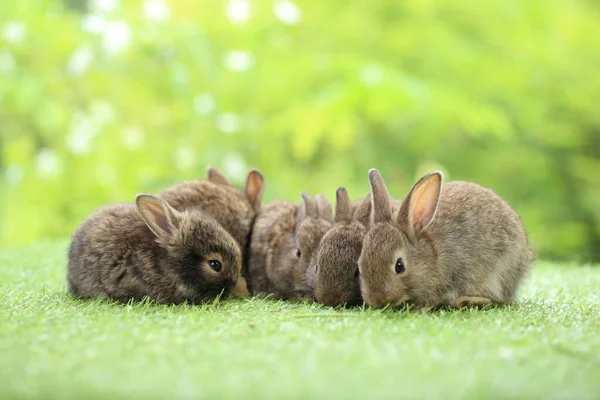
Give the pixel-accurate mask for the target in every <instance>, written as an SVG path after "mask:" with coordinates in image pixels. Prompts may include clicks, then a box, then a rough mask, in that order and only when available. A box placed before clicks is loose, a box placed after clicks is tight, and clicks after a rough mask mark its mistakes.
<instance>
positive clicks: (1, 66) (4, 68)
mask: <svg viewBox="0 0 600 400" xmlns="http://www.w3.org/2000/svg"><path fill="white" fill-rule="evenodd" d="M15 65H16V63H15V58H14V57H13V56H12V54H10V53H9V52H5V51H3V52H0V72H9V71H12V70H13V69H15Z"/></svg>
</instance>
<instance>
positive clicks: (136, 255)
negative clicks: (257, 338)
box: [67, 194, 241, 303]
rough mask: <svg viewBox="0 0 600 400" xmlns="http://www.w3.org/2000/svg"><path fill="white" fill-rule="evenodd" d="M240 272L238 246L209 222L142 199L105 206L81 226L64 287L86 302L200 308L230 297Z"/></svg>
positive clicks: (202, 216)
mask: <svg viewBox="0 0 600 400" xmlns="http://www.w3.org/2000/svg"><path fill="white" fill-rule="evenodd" d="M240 269H241V254H240V250H239V246H238V245H237V243H236V242H235V241H234V240H233V238H232V237H231V235H229V233H227V232H226V231H225V230H224V229H223V228H222V227H221V225H219V224H218V223H217V222H216V221H214V220H213V219H212V218H211V217H209V216H207V215H206V214H204V213H202V212H201V211H199V210H194V209H190V210H185V211H183V212H179V211H177V210H175V209H173V208H172V207H171V206H169V205H168V204H167V203H166V202H165V201H163V200H162V199H160V198H158V197H155V196H152V195H147V194H140V195H138V196H137V197H136V205H133V204H116V205H112V206H105V207H103V208H101V209H100V210H98V211H97V212H96V213H94V214H93V215H92V216H90V217H89V218H88V219H87V220H86V221H85V222H84V223H82V224H81V225H80V227H79V228H78V229H77V231H76V232H75V234H74V235H73V239H72V242H71V246H70V248H69V265H68V273H67V279H68V288H69V291H70V292H71V293H72V294H74V295H75V296H78V297H82V298H93V297H108V298H111V299H115V300H118V301H121V302H127V301H129V300H130V299H134V300H140V299H142V298H144V297H146V296H147V297H149V298H152V299H154V300H156V301H158V302H160V303H181V302H184V301H188V302H191V303H200V302H205V301H210V300H212V299H214V298H216V297H217V296H219V295H222V296H223V297H227V295H228V294H229V292H230V291H231V290H232V289H233V287H234V285H235V282H236V281H237V279H238V276H239V273H240Z"/></svg>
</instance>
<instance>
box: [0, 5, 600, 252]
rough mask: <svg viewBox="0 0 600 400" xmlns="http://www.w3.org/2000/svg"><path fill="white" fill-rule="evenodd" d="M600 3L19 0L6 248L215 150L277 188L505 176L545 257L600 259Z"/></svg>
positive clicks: (327, 188)
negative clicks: (437, 173)
mask: <svg viewBox="0 0 600 400" xmlns="http://www.w3.org/2000/svg"><path fill="white" fill-rule="evenodd" d="M599 21H600V3H598V2H597V1H595V0H588V1H584V0H580V1H573V0H554V1H543V0H539V1H534V0H530V1H529V0H528V1H506V0H486V1H481V2H475V1H464V0H455V1H433V0H429V1H425V0H423V1H396V0H389V1H377V0H369V1H367V0H364V1H363V0H354V1H331V0H312V1H308V0H305V1H297V0H296V1H295V2H292V1H287V0H277V1H273V0H268V1H266V0H265V1H263V0H231V1H206V0H204V1H202V0H197V1H193V0H147V1H129V0H128V1H118V0H96V1H91V2H87V1H78V0H65V1H42V0H28V1H21V2H8V1H4V2H2V3H1V4H0V74H1V75H0V76H1V79H0V185H1V193H2V195H1V200H0V201H1V205H0V221H1V222H0V243H1V244H2V245H14V244H21V243H27V242H31V241H34V240H37V239H39V238H44V237H66V236H68V235H70V234H71V233H72V231H73V230H74V229H75V227H76V226H77V224H78V223H79V222H80V221H82V220H83V219H84V218H85V217H86V216H87V215H88V214H89V213H91V212H92V211H93V210H94V209H95V208H97V207H98V206H100V205H101V204H104V203H110V202H117V201H131V200H133V197H134V195H135V194H136V193H138V192H142V191H147V192H156V191H158V190H160V189H161V188H163V187H165V186H167V185H169V184H171V183H173V182H176V181H179V180H183V179H190V178H198V177H204V175H205V169H206V166H207V165H214V166H217V167H219V168H220V169H221V170H223V171H224V172H225V173H226V174H227V175H228V176H229V177H230V178H231V179H232V180H233V181H235V182H237V183H242V182H243V180H244V177H245V173H246V172H247V169H248V168H250V167H257V168H259V169H260V170H261V171H262V172H263V173H264V175H265V177H266V191H265V199H266V200H267V201H268V200H271V199H275V198H284V199H290V200H299V199H300V192H301V191H302V190H308V191H310V192H312V193H316V192H323V193H325V194H326V195H327V196H328V197H329V198H330V199H331V200H333V197H334V192H335V189H336V188H337V187H338V186H339V185H345V186H346V187H347V188H348V190H349V192H350V194H351V196H353V197H359V196H364V195H365V194H366V193H367V192H368V190H369V186H368V179H367V170H368V169H369V168H372V167H377V168H378V169H380V170H381V172H382V174H383V176H384V178H385V179H386V181H387V183H388V186H389V188H390V191H391V193H392V194H393V195H394V196H396V197H403V196H404V195H405V194H406V192H407V190H408V189H409V188H410V186H411V185H412V183H413V182H414V181H415V179H416V178H417V177H419V176H420V175H421V174H423V173H425V172H427V171H430V170H433V169H441V170H442V171H444V172H445V174H446V178H447V179H468V180H473V181H476V182H479V183H481V184H483V185H485V186H488V187H490V188H492V189H494V190H496V191H497V192H498V193H499V194H501V195H502V196H503V197H504V198H505V199H506V200H508V201H509V202H510V203H511V204H512V205H513V206H514V207H515V209H516V210H517V211H518V212H519V213H520V214H521V215H522V217H523V220H524V223H525V225H526V227H527V229H528V230H529V232H530V236H531V238H532V241H533V242H534V243H535V245H536V247H537V249H538V252H539V254H540V257H543V258H568V259H574V260H579V261H588V260H595V261H599V260H600V207H599V205H600V202H599V200H598V199H600V111H599V108H598V107H599V105H600V79H599V78H598V77H599V74H600V22H599Z"/></svg>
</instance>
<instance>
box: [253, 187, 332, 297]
mask: <svg viewBox="0 0 600 400" xmlns="http://www.w3.org/2000/svg"><path fill="white" fill-rule="evenodd" d="M302 198H303V203H302V204H300V205H296V204H293V203H290V202H286V201H276V202H272V203H270V204H268V205H266V206H265V207H263V209H262V210H261V211H260V212H259V214H258V216H257V218H256V222H255V225H254V229H253V232H252V241H251V246H250V258H249V276H250V282H251V286H252V288H253V291H254V294H257V295H262V296H264V295H272V296H273V297H275V298H291V299H305V298H312V288H311V287H310V286H309V285H308V284H307V282H306V270H307V268H308V265H309V263H310V262H311V259H312V257H313V252H314V248H315V247H316V246H318V243H319V241H320V240H321V237H322V236H323V235H324V234H325V232H326V231H327V230H329V229H330V227H331V205H330V204H329V202H327V200H326V199H325V197H323V196H320V195H318V196H317V198H316V199H311V198H310V196H309V195H308V194H306V193H303V194H302Z"/></svg>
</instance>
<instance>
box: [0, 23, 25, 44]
mask: <svg viewBox="0 0 600 400" xmlns="http://www.w3.org/2000/svg"><path fill="white" fill-rule="evenodd" d="M25 30H26V29H25V24H24V23H23V22H21V21H8V22H7V23H5V24H4V26H3V27H2V37H3V38H4V40H6V41H7V42H10V43H21V42H22V41H23V39H24V38H25Z"/></svg>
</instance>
